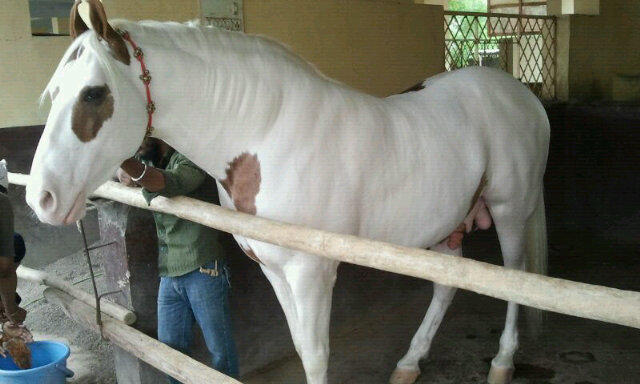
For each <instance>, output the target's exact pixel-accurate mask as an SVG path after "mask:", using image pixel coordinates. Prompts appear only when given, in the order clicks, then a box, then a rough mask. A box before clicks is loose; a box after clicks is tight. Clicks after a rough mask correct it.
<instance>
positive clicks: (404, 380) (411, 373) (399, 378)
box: [389, 368, 420, 384]
mask: <svg viewBox="0 0 640 384" xmlns="http://www.w3.org/2000/svg"><path fill="white" fill-rule="evenodd" d="M418 376H420V370H419V369H418V370H413V369H407V368H396V369H395V370H394V371H393V373H392V374H391V377H390V378H389V384H413V383H415V382H416V380H417V379H418Z"/></svg>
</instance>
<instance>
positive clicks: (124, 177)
mask: <svg viewBox="0 0 640 384" xmlns="http://www.w3.org/2000/svg"><path fill="white" fill-rule="evenodd" d="M116 177H117V178H118V181H119V182H121V183H122V184H124V185H126V186H127V187H135V186H137V184H136V182H135V181H133V180H131V175H129V174H128V173H127V172H125V171H124V170H123V169H122V168H118V171H117V172H116Z"/></svg>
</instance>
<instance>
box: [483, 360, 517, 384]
mask: <svg viewBox="0 0 640 384" xmlns="http://www.w3.org/2000/svg"><path fill="white" fill-rule="evenodd" d="M513 371H514V368H513V366H511V367H500V366H497V365H493V363H491V369H490V370H489V377H488V378H487V383H489V384H510V383H511V379H512V378H513Z"/></svg>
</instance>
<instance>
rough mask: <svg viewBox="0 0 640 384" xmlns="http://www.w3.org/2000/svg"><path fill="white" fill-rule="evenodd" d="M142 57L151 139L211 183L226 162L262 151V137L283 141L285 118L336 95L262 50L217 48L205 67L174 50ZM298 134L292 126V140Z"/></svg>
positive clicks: (288, 122)
mask: <svg viewBox="0 0 640 384" xmlns="http://www.w3.org/2000/svg"><path fill="white" fill-rule="evenodd" d="M235 38H236V41H235V43H238V42H239V43H240V44H242V43H243V41H242V38H240V39H238V36H235ZM251 39H253V38H252V37H246V42H245V43H246V44H252V43H253V44H255V41H251ZM238 40H239V41H238ZM143 44H144V42H139V45H140V46H143ZM213 44H215V42H213ZM268 44H273V43H268ZM143 48H144V47H143ZM263 48H264V47H263ZM214 49H215V47H214ZM147 51H148V52H149V53H148V54H146V55H145V60H146V61H147V66H148V68H149V70H150V71H151V74H152V76H153V81H152V85H151V94H152V98H153V99H154V101H155V104H156V107H157V110H156V113H155V114H154V116H153V119H154V126H155V133H154V135H155V136H156V137H158V138H160V139H163V140H165V141H166V142H168V143H169V144H170V145H172V146H173V147H174V148H176V150H178V151H179V152H181V153H183V154H184V155H185V156H187V157H188V158H190V159H191V160H192V161H194V162H195V163H196V164H198V165H199V166H200V167H202V168H203V169H205V170H207V171H208V172H209V173H210V174H212V175H213V176H214V177H216V178H220V177H224V176H225V174H224V170H225V168H226V166H227V162H229V161H231V160H232V159H233V158H234V157H235V156H238V155H239V154H241V153H243V152H249V153H252V152H255V151H256V150H257V148H258V147H260V146H264V145H265V138H266V137H274V136H280V137H282V136H286V135H288V134H290V133H291V132H292V129H291V128H292V124H291V117H292V116H295V115H298V116H305V115H306V116H309V115H311V114H312V113H311V111H312V110H313V109H314V106H315V105H317V104H318V103H319V102H320V103H321V102H322V100H323V98H328V97H330V96H329V94H331V93H335V92H336V89H335V85H333V84H331V83H330V82H328V81H327V80H326V79H323V78H322V77H320V76H318V75H315V74H314V73H312V72H310V71H308V70H305V68H304V67H300V63H296V62H295V61H293V62H288V61H287V60H285V59H283V58H278V57H276V58H273V57H262V56H265V55H268V54H269V51H268V50H266V52H261V55H258V54H256V53H254V52H252V51H251V49H246V48H245V49H242V47H239V49H237V50H236V51H230V50H229V47H228V46H227V47H225V49H222V47H221V49H220V52H219V57H216V58H214V59H213V60H212V61H211V62H205V61H203V60H201V59H198V58H196V57H194V56H192V55H190V54H188V53H186V52H180V51H176V50H175V49H161V48H160V49H153V48H152V47H150V48H147ZM279 53H280V54H281V52H278V51H277V50H274V52H273V54H274V55H277V54H279ZM278 60H281V61H282V63H281V64H282V65H277V61H278ZM306 128H310V127H305V126H304V125H302V126H299V127H298V132H297V133H296V134H302V133H303V132H301V131H302V130H304V129H306ZM292 140H295V138H292Z"/></svg>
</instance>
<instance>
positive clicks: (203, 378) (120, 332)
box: [44, 288, 240, 384]
mask: <svg viewBox="0 0 640 384" xmlns="http://www.w3.org/2000/svg"><path fill="white" fill-rule="evenodd" d="M44 297H45V298H46V299H47V301H49V302H51V303H54V304H57V305H59V306H61V307H62V309H63V310H64V312H65V313H66V314H67V316H69V317H71V318H72V319H73V320H75V321H76V322H78V323H80V324H82V325H83V326H85V327H87V328H89V329H91V330H93V331H95V332H100V329H99V328H98V327H97V325H96V323H95V310H94V309H93V308H92V307H90V306H88V305H87V304H85V303H83V302H82V301H80V300H78V299H75V298H73V297H71V296H69V295H68V294H66V293H64V292H62V291H60V290H58V289H55V288H47V289H45V291H44ZM102 322H103V324H102V335H103V336H104V337H105V338H106V339H108V340H110V341H111V342H113V343H114V344H116V345H117V346H118V347H120V348H122V349H124V350H126V351H128V352H129V353H131V354H132V355H134V356H136V357H137V358H139V359H140V360H143V361H145V362H146V363H148V364H150V365H151V366H153V367H155V368H156V369H158V370H160V371H162V372H164V373H166V374H167V375H170V376H171V377H173V378H175V379H177V380H180V381H181V382H183V383H185V384H202V383H218V384H239V383H240V382H239V381H237V380H235V379H233V378H230V377H228V376H226V375H224V374H222V373H220V372H218V371H216V370H214V369H212V368H209V367H208V366H206V365H204V364H202V363H200V362H198V361H196V360H194V359H192V358H190V357H189V356H187V355H185V354H183V353H180V352H178V351H176V350H174V349H172V348H171V347H169V346H167V345H165V344H162V343H161V342H159V341H157V340H155V339H153V338H151V337H149V336H147V335H145V334H144V333H142V332H140V331H137V330H135V329H134V328H131V327H130V326H128V325H126V324H124V323H122V322H120V321H118V320H115V319H114V318H112V317H110V316H108V315H106V314H103V315H102ZM160 382H162V381H157V382H156V384H157V383H160ZM118 383H120V378H118Z"/></svg>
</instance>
